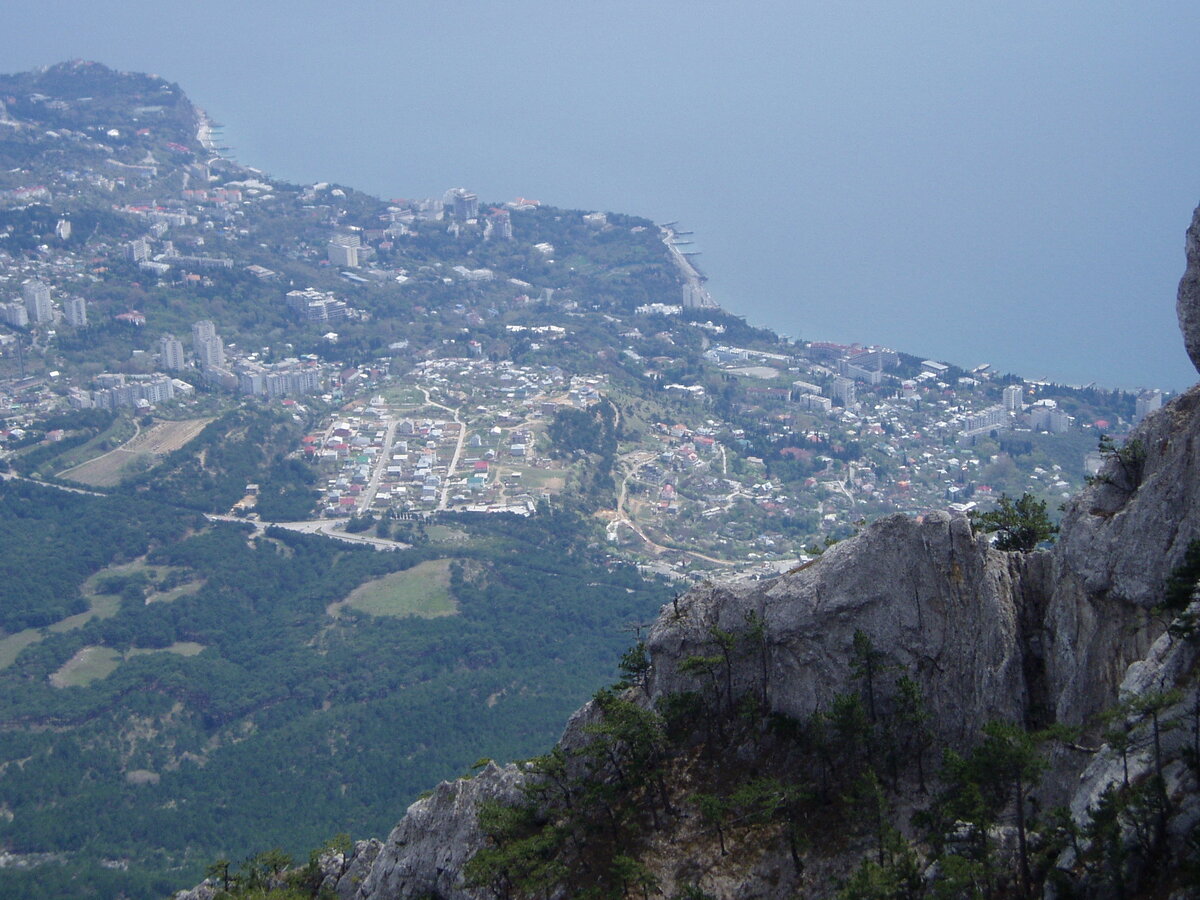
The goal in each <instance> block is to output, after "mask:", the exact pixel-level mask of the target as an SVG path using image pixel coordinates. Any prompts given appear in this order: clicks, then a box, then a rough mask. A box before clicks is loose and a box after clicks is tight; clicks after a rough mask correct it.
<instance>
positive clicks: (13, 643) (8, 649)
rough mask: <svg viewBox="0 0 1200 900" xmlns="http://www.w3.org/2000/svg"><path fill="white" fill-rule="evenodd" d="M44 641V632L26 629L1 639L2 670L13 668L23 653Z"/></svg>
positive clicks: (0, 667)
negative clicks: (29, 647)
mask: <svg viewBox="0 0 1200 900" xmlns="http://www.w3.org/2000/svg"><path fill="white" fill-rule="evenodd" d="M41 639H42V632H41V631H40V630H39V629H37V628H26V629H24V630H23V631H18V632H17V633H16V634H8V635H5V636H4V637H2V638H0V669H6V668H8V667H9V666H11V665H12V664H13V663H14V662H16V659H17V657H18V656H20V655H21V651H22V650H24V649H25V648H26V647H28V646H29V645H30V644H36V643H37V642H38V641H40V640H41Z"/></svg>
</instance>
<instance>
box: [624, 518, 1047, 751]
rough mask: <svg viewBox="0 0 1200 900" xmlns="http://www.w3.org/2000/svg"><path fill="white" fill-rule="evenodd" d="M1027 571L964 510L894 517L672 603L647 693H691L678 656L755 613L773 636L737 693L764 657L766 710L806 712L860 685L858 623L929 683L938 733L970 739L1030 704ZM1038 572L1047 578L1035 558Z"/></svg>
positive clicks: (742, 668)
mask: <svg viewBox="0 0 1200 900" xmlns="http://www.w3.org/2000/svg"><path fill="white" fill-rule="evenodd" d="M1029 569H1030V567H1029V566H1027V565H1026V561H1025V559H1024V557H1023V555H1021V554H1009V553H1001V552H999V551H997V550H993V549H991V548H990V547H989V546H988V544H987V542H986V541H984V540H981V539H979V538H977V537H976V535H974V534H973V533H972V531H971V527H970V524H969V523H968V521H967V520H966V518H965V517H962V516H958V517H951V516H950V515H948V514H946V513H933V514H931V515H928V516H926V517H925V520H924V521H921V522H918V521H917V520H915V519H911V518H908V517H906V516H903V515H894V516H889V517H887V518H885V519H882V520H880V521H878V522H876V523H875V524H873V525H871V526H870V527H869V528H867V529H866V531H864V532H863V533H862V534H861V535H860V536H858V537H856V538H853V539H851V540H848V541H843V542H842V543H840V544H837V545H835V546H834V547H832V548H830V549H829V550H828V551H826V552H825V554H824V555H823V556H821V557H820V558H818V559H817V560H816V561H815V562H813V563H812V564H810V565H808V566H805V567H802V568H801V569H800V570H799V571H795V572H793V573H791V574H788V575H784V576H782V577H780V578H778V579H775V580H773V581H770V582H765V583H761V584H759V585H757V586H745V585H738V586H708V587H703V588H700V589H697V590H695V591H693V592H692V593H690V594H689V595H688V596H687V597H686V598H684V599H683V600H682V601H681V602H680V604H679V609H680V615H679V616H678V617H676V615H675V611H674V608H673V607H672V606H667V607H665V608H664V611H663V613H662V614H661V615H660V617H659V620H658V622H657V624H656V625H655V627H654V629H653V630H652V632H651V634H650V639H649V642H648V646H649V650H650V653H651V657H652V659H653V661H654V668H653V677H652V680H651V691H652V694H653V696H654V697H656V698H657V697H661V696H663V695H665V694H670V693H672V692H678V691H685V690H696V684H695V676H694V675H686V674H683V673H681V672H680V665H681V664H682V663H683V662H684V661H685V660H686V659H687V658H688V657H690V656H698V655H711V654H713V653H714V652H715V648H716V643H715V642H714V640H713V633H712V629H714V628H716V629H720V630H722V631H724V632H731V633H735V634H737V633H745V632H746V630H747V621H748V617H749V616H750V615H752V614H753V615H756V616H758V617H760V618H761V620H762V621H763V622H764V623H765V626H766V628H765V631H766V645H765V647H763V648H761V650H750V649H747V650H746V651H744V652H740V653H739V656H740V657H741V658H740V660H739V663H738V665H737V666H736V668H735V671H734V675H733V681H734V693H735V694H740V693H744V692H747V691H752V690H758V691H761V689H762V679H763V670H764V664H765V671H766V681H767V690H766V694H767V698H768V704H769V706H770V708H771V710H772V711H774V712H778V713H784V714H786V715H789V716H792V717H794V718H799V719H803V718H805V717H807V716H809V715H810V714H811V713H812V712H813V711H814V710H816V709H820V708H828V706H829V704H830V702H831V701H832V700H833V698H834V697H835V696H836V695H838V694H843V693H846V692H847V691H855V692H857V691H858V690H859V687H860V685H859V684H858V683H857V682H855V681H854V680H853V675H852V672H851V648H852V647H853V643H854V633H855V631H858V630H862V631H863V632H865V633H866V635H867V636H868V637H869V638H870V639H871V641H872V643H873V644H874V646H875V648H876V649H877V650H880V651H882V652H883V653H884V654H885V657H886V660H887V662H888V663H890V664H893V665H896V666H901V667H903V668H904V669H905V670H906V671H908V672H909V673H910V674H911V675H912V676H913V677H915V678H916V679H917V680H918V681H919V682H920V683H921V685H922V688H923V690H924V693H925V699H926V702H927V704H928V705H929V708H930V712H931V713H932V715H933V721H934V722H935V723H937V728H938V730H939V732H940V735H941V737H943V738H944V739H946V740H948V741H950V742H951V743H952V744H954V745H956V746H961V745H963V744H964V743H966V742H968V741H971V740H973V739H974V738H975V736H976V734H977V732H978V728H979V726H980V725H981V724H982V723H984V722H987V721H988V720H990V719H996V718H1005V719H1015V718H1020V717H1021V716H1022V712H1023V710H1024V709H1025V708H1026V706H1027V705H1028V690H1027V686H1026V683H1025V677H1024V671H1025V669H1026V668H1027V666H1028V665H1029V663H1028V661H1027V660H1026V657H1025V653H1026V651H1025V646H1026V642H1025V641H1023V640H1022V635H1023V633H1024V631H1025V630H1026V623H1025V622H1023V621H1022V617H1021V603H1022V598H1024V597H1025V595H1026V593H1028V592H1029V591H1031V590H1033V589H1034V588H1033V586H1031V585H1027V584H1026V581H1027V578H1028V577H1030V576H1027V570H1029ZM1032 571H1033V575H1032V577H1033V578H1034V580H1035V581H1038V583H1039V586H1040V580H1039V575H1040V569H1039V568H1038V567H1037V566H1034V567H1033V568H1032ZM764 655H765V659H764V658H763V657H764ZM892 680H894V676H893V678H892Z"/></svg>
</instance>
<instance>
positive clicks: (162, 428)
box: [59, 419, 212, 487]
mask: <svg viewBox="0 0 1200 900" xmlns="http://www.w3.org/2000/svg"><path fill="white" fill-rule="evenodd" d="M119 421H120V420H119ZM211 421H212V419H186V420H183V421H170V422H158V423H156V424H155V425H153V426H151V427H149V428H146V429H144V430H139V431H138V433H137V434H135V435H132V436H130V439H129V440H128V441H126V442H125V443H124V444H122V445H121V446H120V447H118V448H117V449H115V450H111V451H109V452H108V453H104V454H101V455H100V456H94V457H92V458H88V457H89V456H90V455H91V454H90V453H87V452H84V451H87V450H88V448H91V447H92V446H93V445H96V446H99V444H98V441H99V439H97V441H91V442H89V443H88V444H85V445H84V446H83V447H81V448H79V451H77V452H75V453H73V454H70V457H71V458H69V459H68V458H67V457H65V456H64V458H63V462H64V463H66V464H67V465H68V468H66V469H63V470H62V471H61V472H59V475H60V476H61V477H63V478H70V479H71V480H72V481H78V482H81V483H82V484H90V485H92V486H93V487H113V486H114V485H117V484H120V483H121V481H122V480H123V479H124V478H126V477H127V476H129V475H133V474H136V473H137V472H140V471H143V470H144V469H146V468H149V467H150V466H151V465H153V464H154V462H155V461H156V460H157V459H159V458H161V457H162V456H163V455H165V454H167V453H170V452H171V451H172V450H178V449H179V448H180V447H183V446H184V445H185V444H187V443H188V441H190V440H191V439H192V438H194V437H195V436H196V435H198V434H199V433H200V432H201V431H202V430H203V429H204V426H205V425H207V424H208V423H209V422H211ZM101 437H103V436H101ZM91 452H92V453H94V452H95V451H94V450H92V451H91Z"/></svg>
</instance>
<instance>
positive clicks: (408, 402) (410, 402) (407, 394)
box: [381, 384, 425, 406]
mask: <svg viewBox="0 0 1200 900" xmlns="http://www.w3.org/2000/svg"><path fill="white" fill-rule="evenodd" d="M381 393H382V394H383V397H384V399H385V400H387V401H388V403H390V404H392V405H393V406H420V405H422V404H423V403H424V402H425V395H424V394H422V393H421V392H420V391H419V390H417V389H416V388H415V387H412V386H411V385H407V384H396V385H388V386H387V387H385V388H384V389H383V391H382V392H381Z"/></svg>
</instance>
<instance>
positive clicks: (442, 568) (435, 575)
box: [329, 559, 458, 619]
mask: <svg viewBox="0 0 1200 900" xmlns="http://www.w3.org/2000/svg"><path fill="white" fill-rule="evenodd" d="M453 562H454V560H451V559H431V560H428V561H426V562H423V563H418V564H417V565H415V566H413V567H412V568H411V569H406V570H404V571H403V572H393V573H392V574H390V575H385V576H384V577H383V578H377V579H375V580H374V581H368V582H367V583H366V584H363V585H360V586H359V587H357V588H355V589H354V591H353V592H351V594H350V596H349V597H347V598H346V599H345V600H343V601H341V602H340V603H335V604H333V605H332V606H331V607H330V608H329V609H330V613H331V614H332V615H337V614H338V612H339V611H340V610H341V608H342V607H345V606H349V607H350V608H351V609H356V610H358V611H359V612H364V613H367V614H368V615H372V616H393V617H400V616H418V617H420V618H422V619H436V618H439V617H441V616H452V615H455V614H456V613H457V612H458V604H457V603H456V602H455V601H454V597H453V596H452V595H451V593H450V566H451V564H452V563H453Z"/></svg>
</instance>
